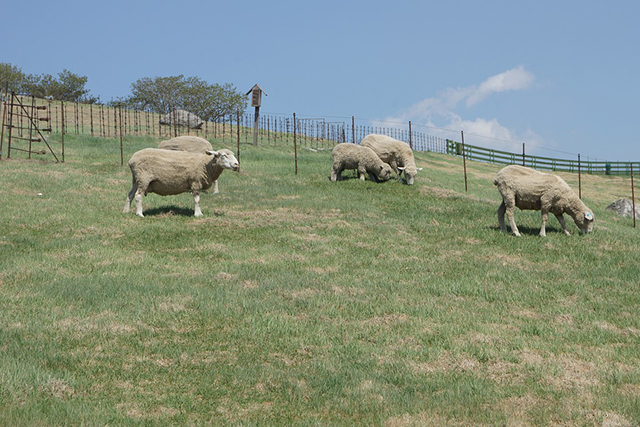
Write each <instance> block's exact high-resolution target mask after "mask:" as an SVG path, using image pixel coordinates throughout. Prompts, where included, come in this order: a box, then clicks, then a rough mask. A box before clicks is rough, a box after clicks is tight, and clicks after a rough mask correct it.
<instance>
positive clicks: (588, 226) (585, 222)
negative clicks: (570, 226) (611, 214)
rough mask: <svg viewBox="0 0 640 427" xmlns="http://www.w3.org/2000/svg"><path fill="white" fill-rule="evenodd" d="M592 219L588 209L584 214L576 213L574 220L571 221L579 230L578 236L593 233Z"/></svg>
mask: <svg viewBox="0 0 640 427" xmlns="http://www.w3.org/2000/svg"><path fill="white" fill-rule="evenodd" d="M594 219H595V218H594V216H593V212H591V210H590V209H587V210H586V211H584V212H578V214H577V215H576V216H575V218H573V221H574V222H575V223H576V225H577V226H578V228H579V229H580V234H586V233H590V232H592V231H593V221H594Z"/></svg>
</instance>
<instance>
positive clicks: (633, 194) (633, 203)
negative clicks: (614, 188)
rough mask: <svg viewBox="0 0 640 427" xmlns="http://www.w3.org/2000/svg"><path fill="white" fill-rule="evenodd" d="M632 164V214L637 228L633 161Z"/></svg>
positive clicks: (634, 225) (634, 226)
mask: <svg viewBox="0 0 640 427" xmlns="http://www.w3.org/2000/svg"><path fill="white" fill-rule="evenodd" d="M629 164H630V166H631V206H632V209H633V210H632V211H631V215H632V216H633V228H636V193H635V190H634V188H633V162H630V163H629Z"/></svg>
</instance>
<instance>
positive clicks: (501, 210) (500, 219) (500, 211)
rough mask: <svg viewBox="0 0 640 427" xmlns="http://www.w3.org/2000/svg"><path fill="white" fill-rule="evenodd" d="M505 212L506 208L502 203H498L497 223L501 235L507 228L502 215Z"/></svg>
mask: <svg viewBox="0 0 640 427" xmlns="http://www.w3.org/2000/svg"><path fill="white" fill-rule="evenodd" d="M505 211H506V208H505V206H504V201H503V202H502V203H500V206H499V207H498V223H499V224H500V231H502V232H503V233H506V232H507V226H506V225H505V223H504V213H505Z"/></svg>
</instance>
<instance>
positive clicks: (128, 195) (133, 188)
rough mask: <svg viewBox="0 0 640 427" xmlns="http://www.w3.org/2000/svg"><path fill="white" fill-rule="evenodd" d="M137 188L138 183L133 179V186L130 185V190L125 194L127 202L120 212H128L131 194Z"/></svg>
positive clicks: (131, 198)
mask: <svg viewBox="0 0 640 427" xmlns="http://www.w3.org/2000/svg"><path fill="white" fill-rule="evenodd" d="M137 190H138V184H137V183H136V182H135V181H133V186H132V187H131V191H129V194H127V204H125V205H124V209H122V212H124V213H129V210H130V208H131V202H132V201H133V196H134V195H135V194H136V191H137Z"/></svg>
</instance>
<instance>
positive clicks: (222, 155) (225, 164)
mask: <svg viewBox="0 0 640 427" xmlns="http://www.w3.org/2000/svg"><path fill="white" fill-rule="evenodd" d="M207 154H208V155H210V156H213V159H212V161H213V162H214V163H215V164H216V165H218V166H220V167H221V168H223V169H231V170H234V171H237V170H238V168H239V167H240V163H238V159H236V156H234V155H233V153H232V152H231V151H230V150H227V149H222V150H218V151H212V150H207Z"/></svg>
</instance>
